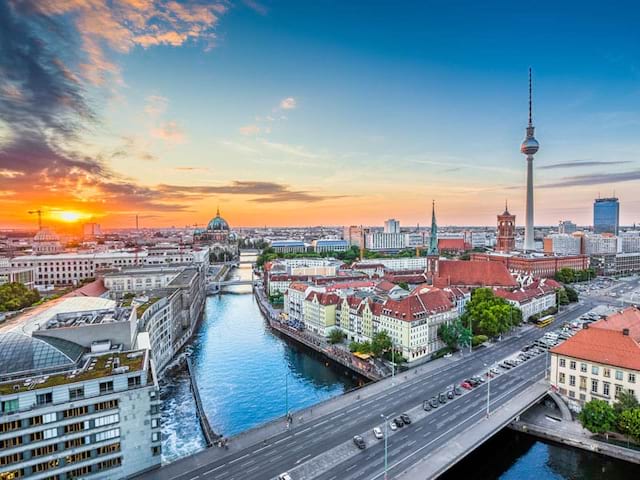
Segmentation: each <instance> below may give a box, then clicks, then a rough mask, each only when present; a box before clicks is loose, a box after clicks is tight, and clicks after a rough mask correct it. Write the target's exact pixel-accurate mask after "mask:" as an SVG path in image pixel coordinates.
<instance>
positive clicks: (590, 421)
mask: <svg viewBox="0 0 640 480" xmlns="http://www.w3.org/2000/svg"><path fill="white" fill-rule="evenodd" d="M578 419H579V420H580V423H581V424H582V426H583V427H584V428H586V429H587V430H589V431H590V432H592V433H605V432H610V431H611V430H613V429H614V428H615V425H616V412H615V411H614V410H613V407H612V406H611V405H609V402H605V401H604V400H591V401H589V402H587V403H585V404H584V407H583V408H582V411H581V412H580V415H578Z"/></svg>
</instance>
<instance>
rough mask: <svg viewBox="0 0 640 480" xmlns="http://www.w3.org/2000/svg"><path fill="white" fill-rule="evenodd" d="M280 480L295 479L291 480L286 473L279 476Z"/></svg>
mask: <svg viewBox="0 0 640 480" xmlns="http://www.w3.org/2000/svg"><path fill="white" fill-rule="evenodd" d="M278 480H293V479H292V478H291V475H289V474H288V473H287V472H284V473H281V474H280V475H278Z"/></svg>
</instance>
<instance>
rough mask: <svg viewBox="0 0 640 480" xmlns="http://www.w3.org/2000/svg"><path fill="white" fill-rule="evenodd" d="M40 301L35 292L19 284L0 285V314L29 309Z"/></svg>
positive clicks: (38, 295)
mask: <svg viewBox="0 0 640 480" xmlns="http://www.w3.org/2000/svg"><path fill="white" fill-rule="evenodd" d="M39 300H40V294H39V293H38V291H37V290H32V289H30V288H28V287H26V286H25V285H24V284H22V283H19V282H9V283H5V284H4V285H0V312H12V311H15V310H20V309H22V308H26V307H30V306H31V305H33V304H34V303H36V302H37V301H39Z"/></svg>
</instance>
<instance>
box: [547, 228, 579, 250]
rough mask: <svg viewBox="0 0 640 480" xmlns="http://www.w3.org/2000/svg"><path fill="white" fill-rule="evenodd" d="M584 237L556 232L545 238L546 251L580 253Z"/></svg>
mask: <svg viewBox="0 0 640 480" xmlns="http://www.w3.org/2000/svg"><path fill="white" fill-rule="evenodd" d="M581 249H582V237H580V236H577V235H570V234H564V233H554V234H551V235H547V236H546V237H545V238H544V251H545V252H549V253H554V254H556V255H579V254H580V253H581Z"/></svg>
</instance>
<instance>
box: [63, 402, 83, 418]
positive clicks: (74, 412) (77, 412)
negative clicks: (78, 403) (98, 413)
mask: <svg viewBox="0 0 640 480" xmlns="http://www.w3.org/2000/svg"><path fill="white" fill-rule="evenodd" d="M88 412H89V407H88V406H86V405H85V406H83V407H76V408H70V409H69V410H65V411H64V413H63V416H64V418H71V417H79V416H81V415H86V414H87V413H88Z"/></svg>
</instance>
